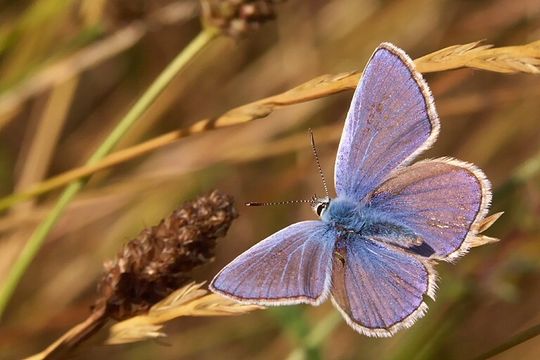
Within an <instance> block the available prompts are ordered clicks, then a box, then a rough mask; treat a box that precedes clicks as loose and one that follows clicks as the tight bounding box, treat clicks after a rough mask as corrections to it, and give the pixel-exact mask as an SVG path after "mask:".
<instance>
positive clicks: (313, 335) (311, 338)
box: [287, 311, 342, 360]
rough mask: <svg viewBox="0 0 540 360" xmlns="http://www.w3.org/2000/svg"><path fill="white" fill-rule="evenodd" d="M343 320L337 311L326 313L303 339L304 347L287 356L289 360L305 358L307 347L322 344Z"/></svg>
mask: <svg viewBox="0 0 540 360" xmlns="http://www.w3.org/2000/svg"><path fill="white" fill-rule="evenodd" d="M341 322H342V320H341V316H340V314H339V313H338V312H337V311H332V312H331V313H330V314H328V315H326V317H325V318H324V319H322V320H321V321H320V322H319V323H318V324H317V325H315V327H314V328H313V330H312V331H311V332H310V333H309V334H307V336H306V337H305V339H304V341H303V345H304V347H302V348H296V349H295V350H293V351H292V352H291V353H290V354H289V356H288V357H287V360H302V359H304V358H305V351H306V349H310V348H314V347H316V346H317V345H319V344H321V343H322V342H323V341H324V340H325V339H326V338H327V337H328V335H330V334H331V333H332V331H334V329H335V328H336V326H338V325H339V324H340V323H341Z"/></svg>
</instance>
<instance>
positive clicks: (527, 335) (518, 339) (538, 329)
mask: <svg viewBox="0 0 540 360" xmlns="http://www.w3.org/2000/svg"><path fill="white" fill-rule="evenodd" d="M538 335H540V324H537V325H534V326H532V327H530V328H528V329H527V330H524V331H522V332H520V333H519V334H517V335H516V336H514V337H512V338H510V339H509V340H508V341H506V342H504V343H502V344H500V345H499V346H497V347H495V348H493V349H491V350H489V351H487V352H485V353H483V354H482V355H479V356H477V357H475V358H474V359H475V360H483V359H489V358H492V357H493V356H495V355H499V354H500V353H503V352H505V351H506V350H509V349H511V348H513V347H514V346H517V345H519V344H521V343H524V342H525V341H527V340H530V339H532V338H534V337H536V336H538Z"/></svg>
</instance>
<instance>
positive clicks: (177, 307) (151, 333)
mask: <svg viewBox="0 0 540 360" xmlns="http://www.w3.org/2000/svg"><path fill="white" fill-rule="evenodd" d="M203 285H204V284H203V283H199V284H195V283H191V284H188V285H186V286H184V287H183V288H181V289H178V290H177V291H175V292H173V293H172V294H170V295H169V296H168V297H167V298H165V299H163V300H162V301H160V302H159V303H157V304H155V305H154V306H153V307H152V308H150V310H149V311H148V313H147V314H145V315H139V316H135V317H132V318H130V319H127V320H124V321H122V322H119V323H117V324H114V325H113V326H111V328H110V332H109V337H108V339H107V341H106V342H107V344H124V343H130V342H135V341H142V340H147V339H155V338H159V337H164V336H166V335H165V333H163V332H162V331H161V329H162V328H163V326H164V325H165V323H166V322H168V321H171V320H174V319H176V318H179V317H182V316H231V315H242V314H245V313H248V312H251V311H253V310H257V309H261V307H260V306H255V305H242V304H239V303H237V302H235V301H232V300H229V299H226V298H224V297H222V296H219V295H216V294H208V291H206V290H203V289H201V287H202V286H203Z"/></svg>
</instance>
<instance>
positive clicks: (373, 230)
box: [320, 197, 422, 247]
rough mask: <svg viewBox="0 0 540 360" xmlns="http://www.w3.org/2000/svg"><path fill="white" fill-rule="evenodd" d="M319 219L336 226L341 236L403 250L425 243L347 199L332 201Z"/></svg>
mask: <svg viewBox="0 0 540 360" xmlns="http://www.w3.org/2000/svg"><path fill="white" fill-rule="evenodd" d="M320 216H321V220H322V221H324V222H326V223H329V224H330V225H332V226H334V227H335V228H336V229H337V230H338V231H339V232H341V233H355V234H358V235H360V236H363V237H366V238H369V239H372V240H380V241H385V242H391V243H394V244H395V245H398V246H402V247H412V246H418V245H420V244H421V243H422V239H421V237H420V236H419V235H418V234H416V233H414V232H413V231H412V230H411V229H409V228H408V227H407V226H406V225H404V224H403V223H402V222H401V221H399V219H397V218H392V217H390V216H388V215H387V214H385V213H384V212H382V211H380V210H378V209H375V208H372V207H370V206H369V205H363V204H361V203H357V202H354V201H351V200H349V199H347V198H342V197H337V198H334V199H331V200H329V202H328V205H327V206H326V208H325V209H324V211H323V212H322V213H321V215H320ZM383 239H384V240H383Z"/></svg>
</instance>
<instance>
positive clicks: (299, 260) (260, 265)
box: [210, 221, 336, 305]
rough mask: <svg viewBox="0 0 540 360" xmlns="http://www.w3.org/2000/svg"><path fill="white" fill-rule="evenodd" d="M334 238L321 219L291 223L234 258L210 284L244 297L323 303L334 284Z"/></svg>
mask: <svg viewBox="0 0 540 360" xmlns="http://www.w3.org/2000/svg"><path fill="white" fill-rule="evenodd" d="M335 239H336V234H335V232H334V231H333V230H332V229H331V228H330V227H329V226H328V225H327V224H325V223H323V222H321V221H303V222H299V223H296V224H292V225H290V226H288V227H286V228H285V229H282V230H280V231H278V232H277V233H275V234H273V235H271V236H269V237H268V238H266V239H265V240H263V241H261V242H259V243H258V244H256V245H254V246H253V247H252V248H250V249H249V250H247V251H246V252H244V253H243V254H242V255H240V256H239V257H237V258H236V259H235V260H233V261H232V262H231V263H230V264H228V265H227V266H226V267H225V268H223V270H221V271H220V272H219V274H217V275H216V277H215V278H214V280H212V283H211V284H210V288H211V289H212V290H213V291H215V292H218V293H220V294H222V295H225V296H228V297H231V298H234V299H236V300H239V301H242V302H244V303H252V304H260V305H284V304H296V303H308V304H313V305H316V304H319V303H321V302H322V301H324V300H325V299H326V297H327V295H328V291H329V287H330V279H331V268H332V252H333V249H334V244H335Z"/></svg>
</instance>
